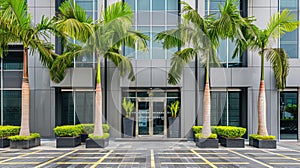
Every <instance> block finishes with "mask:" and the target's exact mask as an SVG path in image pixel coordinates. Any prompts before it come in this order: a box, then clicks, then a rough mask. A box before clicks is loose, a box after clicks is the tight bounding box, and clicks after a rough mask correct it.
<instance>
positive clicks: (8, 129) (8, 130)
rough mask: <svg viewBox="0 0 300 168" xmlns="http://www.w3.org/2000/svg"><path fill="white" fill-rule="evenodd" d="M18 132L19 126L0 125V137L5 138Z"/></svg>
mask: <svg viewBox="0 0 300 168" xmlns="http://www.w3.org/2000/svg"><path fill="white" fill-rule="evenodd" d="M19 133H20V126H10V125H6V126H2V125H1V126H0V138H6V137H9V136H13V135H18V134H19Z"/></svg>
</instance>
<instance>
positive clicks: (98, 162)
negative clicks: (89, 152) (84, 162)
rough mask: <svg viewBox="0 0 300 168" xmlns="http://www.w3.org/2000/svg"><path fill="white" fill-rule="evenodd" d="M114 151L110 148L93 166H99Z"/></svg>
mask: <svg viewBox="0 0 300 168" xmlns="http://www.w3.org/2000/svg"><path fill="white" fill-rule="evenodd" d="M112 152H113V150H110V151H109V152H108V153H107V154H106V155H104V156H103V157H101V159H99V160H98V161H97V162H96V163H94V164H93V165H92V166H91V168H95V167H97V166H98V165H99V164H100V163H101V162H102V161H103V160H104V159H105V158H106V157H107V156H108V155H110V154H111V153H112Z"/></svg>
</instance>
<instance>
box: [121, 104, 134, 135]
mask: <svg viewBox="0 0 300 168" xmlns="http://www.w3.org/2000/svg"><path fill="white" fill-rule="evenodd" d="M122 107H123V109H124V110H125V117H123V133H124V138H130V137H132V136H133V128H134V119H133V117H132V116H131V115H132V111H133V109H134V103H132V102H131V101H130V100H128V101H126V98H124V99H123V102H122Z"/></svg>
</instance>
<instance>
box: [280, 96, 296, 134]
mask: <svg viewBox="0 0 300 168" xmlns="http://www.w3.org/2000/svg"><path fill="white" fill-rule="evenodd" d="M297 94H298V93H297V92H281V93H280V139H297V136H298V96H297Z"/></svg>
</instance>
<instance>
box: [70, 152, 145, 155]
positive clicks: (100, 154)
mask: <svg viewBox="0 0 300 168" xmlns="http://www.w3.org/2000/svg"><path fill="white" fill-rule="evenodd" d="M76 154H79V155H101V154H102V155H106V154H108V153H97V152H95V153H76ZM112 154H117V155H141V154H142V153H131V152H129V153H112Z"/></svg>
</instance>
